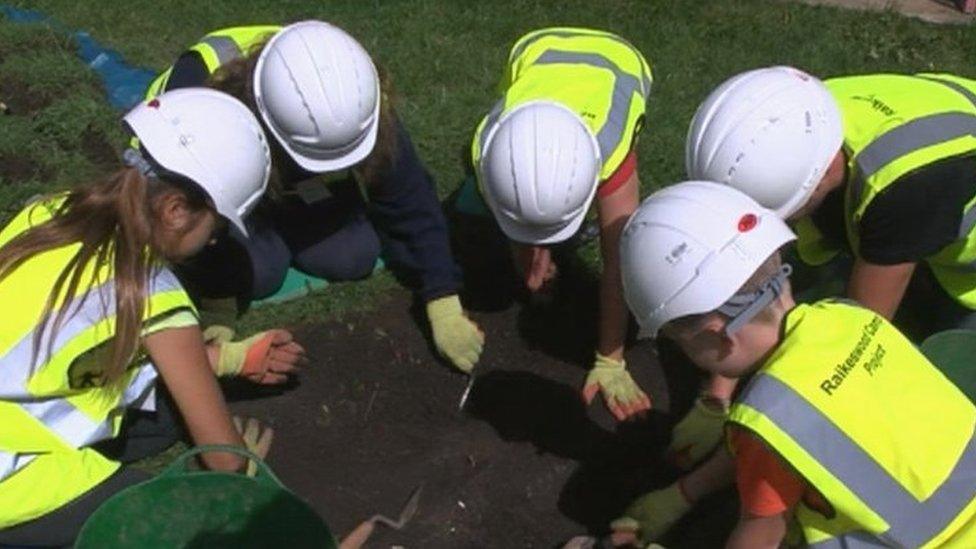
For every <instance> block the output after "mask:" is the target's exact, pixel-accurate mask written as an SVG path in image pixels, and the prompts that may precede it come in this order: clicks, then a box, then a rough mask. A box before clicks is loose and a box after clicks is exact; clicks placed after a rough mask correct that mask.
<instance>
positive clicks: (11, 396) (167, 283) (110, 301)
mask: <svg viewBox="0 0 976 549" xmlns="http://www.w3.org/2000/svg"><path fill="white" fill-rule="evenodd" d="M180 287H181V286H180V283H179V281H178V280H177V279H176V276H175V275H174V274H173V273H172V272H171V271H170V270H168V269H160V270H159V271H157V272H156V273H155V275H154V276H153V278H152V279H151V280H150V283H149V292H150V294H156V293H161V292H165V291H171V290H175V289H177V288H180ZM114 289H115V287H114V284H113V283H112V282H111V281H110V282H107V283H105V284H102V285H101V286H98V287H96V288H93V289H92V290H90V291H89V292H88V294H87V295H86V296H85V297H84V298H81V297H79V298H77V299H79V300H81V301H80V304H79V305H75V302H74V301H73V302H72V303H71V304H70V306H71V307H72V309H71V313H69V316H68V317H67V320H66V321H65V322H64V323H63V324H62V325H61V329H60V330H58V333H57V336H56V337H55V338H54V343H53V345H52V346H51V356H54V355H56V354H57V353H58V352H60V351H61V350H62V349H63V348H64V347H65V346H66V345H68V344H70V343H71V342H72V340H74V339H75V338H76V337H78V336H79V335H80V334H81V333H82V332H84V331H85V330H87V329H88V328H90V327H91V326H93V325H94V324H95V323H97V322H100V321H102V320H104V319H105V318H108V317H110V316H114V315H115V291H114ZM37 329H38V328H36V327H35V329H34V330H31V331H30V332H28V333H27V334H25V335H24V336H23V337H22V338H21V340H20V341H19V342H18V343H17V344H16V345H14V346H13V347H12V348H11V349H10V350H9V351H8V352H7V353H6V354H4V355H3V356H2V357H0V372H3V374H4V375H3V376H0V399H3V400H7V401H10V402H15V403H17V404H19V405H20V406H21V408H23V410H24V411H25V412H27V413H28V414H30V415H31V416H33V417H35V418H37V419H38V420H39V421H40V422H42V423H44V425H45V426H47V427H48V428H49V429H51V431H53V432H55V433H57V434H58V436H60V437H61V438H62V439H64V440H65V441H66V442H67V443H68V444H70V445H73V446H75V447H81V446H86V445H88V444H91V443H93V442H96V441H98V440H101V439H103V438H105V437H107V436H109V435H111V432H112V424H111V418H107V420H106V421H96V420H93V419H91V418H90V417H89V416H88V415H87V414H85V413H84V412H82V411H81V410H78V409H77V408H75V407H74V405H72V404H71V403H70V402H69V401H68V400H66V399H63V398H58V397H53V398H51V397H38V396H35V395H32V394H31V393H30V391H28V390H27V381H28V379H29V378H30V376H31V373H32V367H31V358H32V355H33V345H34V333H35V331H36V330H37ZM49 340H50V332H48V331H46V333H44V334H43V335H42V337H41V348H40V349H41V357H38V358H39V359H41V358H42V357H44V356H46V355H47V348H48V347H47V345H48V342H49ZM144 369H145V368H144ZM148 370H150V371H149V372H142V371H140V372H139V373H138V374H137V375H136V377H135V378H134V379H133V380H132V382H131V386H130V387H129V388H128V389H127V391H126V393H125V395H124V396H123V398H122V401H121V402H120V405H125V404H128V400H129V399H135V398H138V397H139V396H140V395H142V394H144V393H145V391H146V389H147V388H148V386H150V385H152V383H153V381H154V380H155V371H154V370H152V369H151V368H149V369H148Z"/></svg>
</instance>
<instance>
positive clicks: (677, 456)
mask: <svg viewBox="0 0 976 549" xmlns="http://www.w3.org/2000/svg"><path fill="white" fill-rule="evenodd" d="M728 415H729V411H728V405H727V404H725V403H723V402H721V401H718V400H715V399H710V400H709V401H708V402H705V400H704V398H703V397H698V398H697V399H695V405H694V406H692V407H691V410H690V411H689V412H688V414H687V415H686V416H685V417H684V419H682V420H681V421H679V422H678V424H677V425H675V426H674V430H673V431H672V432H671V444H670V445H669V446H668V450H667V454H668V459H670V460H671V461H672V462H674V464H675V465H677V466H678V467H682V468H684V469H690V468H691V466H692V465H694V464H695V463H698V462H699V461H701V460H702V459H703V458H704V457H705V456H707V455H708V454H710V453H711V452H712V450H714V449H715V448H716V447H717V446H718V445H719V444H721V442H722V438H723V437H724V436H725V420H726V419H727V418H728Z"/></svg>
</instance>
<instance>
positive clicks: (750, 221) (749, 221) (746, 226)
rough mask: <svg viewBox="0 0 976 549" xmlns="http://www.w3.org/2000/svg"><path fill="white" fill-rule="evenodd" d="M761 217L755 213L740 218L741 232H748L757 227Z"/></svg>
mask: <svg viewBox="0 0 976 549" xmlns="http://www.w3.org/2000/svg"><path fill="white" fill-rule="evenodd" d="M757 223H759V218H758V217H756V216H755V214H746V215H744V216H742V218H740V219H739V232H740V233H747V232H749V231H751V230H752V229H754V228H755V227H756V224H757Z"/></svg>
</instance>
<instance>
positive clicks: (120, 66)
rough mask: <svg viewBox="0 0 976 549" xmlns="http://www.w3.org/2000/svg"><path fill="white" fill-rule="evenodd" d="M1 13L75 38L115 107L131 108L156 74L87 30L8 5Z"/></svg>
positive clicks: (79, 51) (0, 9)
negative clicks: (106, 44) (72, 28)
mask: <svg viewBox="0 0 976 549" xmlns="http://www.w3.org/2000/svg"><path fill="white" fill-rule="evenodd" d="M0 13H3V15H5V16H6V17H7V19H8V20H10V21H12V22H15V23H42V24H46V25H48V26H49V27H51V28H52V29H54V31H55V32H58V33H61V34H64V35H66V36H69V37H70V38H71V39H72V40H74V42H75V44H76V45H77V46H78V51H77V53H78V57H80V58H81V60H82V61H84V62H85V63H86V64H87V65H88V66H89V67H91V69H92V70H94V71H95V73H96V74H97V75H98V77H99V78H100V79H101V81H102V85H103V86H104V87H105V93H106V95H107V99H108V102H109V103H110V104H111V105H112V106H113V107H115V108H116V109H119V110H123V111H125V110H129V109H130V108H131V107H132V106H133V105H135V104H136V103H138V102H139V100H140V99H142V96H143V94H145V92H146V88H148V87H149V83H150V82H152V80H153V78H155V76H156V71H154V70H151V69H147V68H144V67H135V66H132V65H130V64H129V63H127V62H126V61H125V59H123V58H122V55H121V54H120V53H119V52H117V51H116V50H113V49H112V48H108V47H105V46H103V45H101V44H99V43H98V41H97V40H95V39H94V38H92V37H91V35H90V34H88V33H87V32H82V31H73V30H70V29H67V28H65V27H64V26H63V25H61V24H60V23H58V22H57V21H55V20H54V19H51V18H50V17H48V16H46V15H44V14H43V13H40V12H38V11H34V10H28V9H22V8H15V7H13V6H8V5H5V4H0Z"/></svg>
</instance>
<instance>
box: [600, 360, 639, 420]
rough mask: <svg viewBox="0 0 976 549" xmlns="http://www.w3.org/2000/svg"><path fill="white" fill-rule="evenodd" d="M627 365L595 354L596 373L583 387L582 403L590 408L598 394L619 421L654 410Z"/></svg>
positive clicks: (621, 361)
mask: <svg viewBox="0 0 976 549" xmlns="http://www.w3.org/2000/svg"><path fill="white" fill-rule="evenodd" d="M626 367H627V363H626V362H624V361H623V360H614V359H612V358H609V357H605V356H603V355H601V354H600V353H596V360H595V361H594V363H593V369H591V370H590V373H589V374H588V375H587V376H586V382H585V383H584V384H583V400H584V401H585V402H586V403H587V404H590V403H591V402H593V398H594V397H595V396H596V393H597V391H598V390H599V391H600V393H602V394H603V400H604V401H605V402H606V404H607V408H609V409H610V413H612V414H613V416H614V417H615V418H617V420H618V421H623V420H625V419H627V418H628V417H629V416H632V415H634V414H639V413H641V412H645V411H647V410H650V409H651V399H649V398H648V397H647V395H646V394H645V393H644V391H641V388H640V387H638V386H637V383H635V382H634V378H632V377H630V374H629V373H628V372H627V370H626V369H625V368H626Z"/></svg>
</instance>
